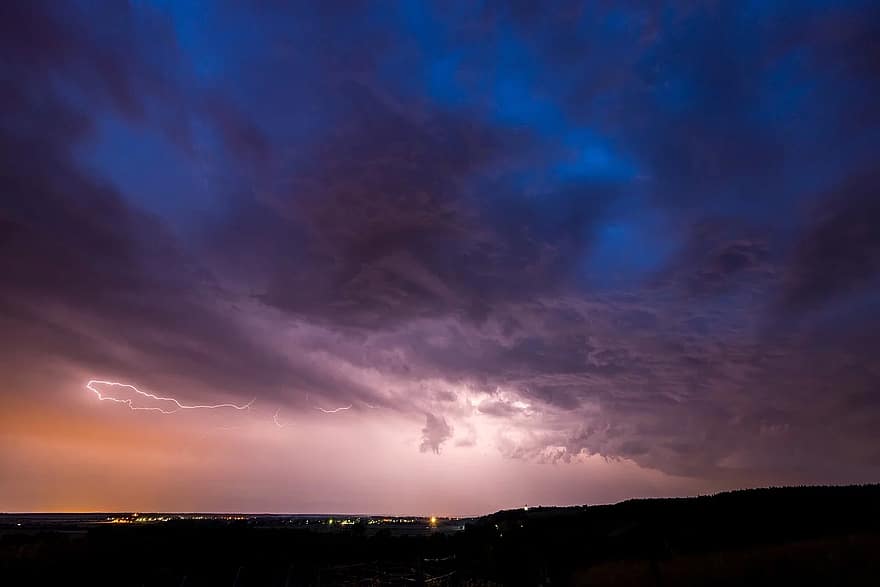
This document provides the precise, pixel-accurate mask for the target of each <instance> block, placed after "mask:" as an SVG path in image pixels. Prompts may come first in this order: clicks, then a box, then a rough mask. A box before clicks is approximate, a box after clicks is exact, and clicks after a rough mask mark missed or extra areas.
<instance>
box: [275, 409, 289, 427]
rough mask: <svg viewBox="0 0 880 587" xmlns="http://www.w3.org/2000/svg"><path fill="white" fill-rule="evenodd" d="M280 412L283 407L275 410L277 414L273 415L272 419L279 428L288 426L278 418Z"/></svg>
mask: <svg viewBox="0 0 880 587" xmlns="http://www.w3.org/2000/svg"><path fill="white" fill-rule="evenodd" d="M280 412H281V408H278V409H277V410H275V414H274V415H273V416H272V421H273V422H275V425H276V426H278V427H279V428H284V427H285V426H286V424H282V423H281V422H280V421H279V420H278V414H279V413H280Z"/></svg>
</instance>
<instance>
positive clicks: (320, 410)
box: [315, 404, 351, 414]
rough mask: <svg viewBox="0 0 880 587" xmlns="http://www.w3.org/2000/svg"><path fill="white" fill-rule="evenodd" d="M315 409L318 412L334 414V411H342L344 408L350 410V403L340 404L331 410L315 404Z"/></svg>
mask: <svg viewBox="0 0 880 587" xmlns="http://www.w3.org/2000/svg"><path fill="white" fill-rule="evenodd" d="M315 409H316V410H318V411H319V412H324V413H325V414H336V413H338V412H342V411H344V410H350V409H351V404H348V405H347V406H342V407H341V408H333V409H332V410H326V409H324V408H321V407H318V406H315Z"/></svg>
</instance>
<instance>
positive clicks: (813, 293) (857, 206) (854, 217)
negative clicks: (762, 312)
mask: <svg viewBox="0 0 880 587" xmlns="http://www.w3.org/2000/svg"><path fill="white" fill-rule="evenodd" d="M815 216H816V218H815V220H813V222H812V223H811V226H810V227H809V228H808V229H807V231H806V232H805V233H804V234H803V235H802V237H801V238H800V239H799V241H798V242H797V244H796V245H795V250H794V255H793V260H792V264H791V267H790V269H789V272H788V274H787V281H786V285H785V291H784V293H783V296H784V297H783V300H784V303H785V305H786V306H787V307H789V308H792V309H801V308H804V307H809V306H816V305H818V304H821V303H822V302H825V301H828V300H830V299H832V298H834V297H836V296H842V295H846V294H854V293H858V292H859V290H861V289H862V288H864V287H865V286H866V285H876V282H877V276H878V271H880V176H878V174H877V173H874V172H870V173H865V174H860V175H857V176H855V177H853V178H850V179H848V180H846V181H845V182H844V183H843V184H842V185H840V186H839V187H838V188H836V189H835V190H834V191H833V192H832V193H831V194H829V195H827V196H826V197H825V198H823V199H822V201H821V202H820V203H819V205H818V210H817V211H816V214H815Z"/></svg>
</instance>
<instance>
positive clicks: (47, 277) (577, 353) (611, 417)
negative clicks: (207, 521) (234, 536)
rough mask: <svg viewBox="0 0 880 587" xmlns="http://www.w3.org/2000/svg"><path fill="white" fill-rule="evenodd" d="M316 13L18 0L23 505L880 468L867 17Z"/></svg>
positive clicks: (130, 505) (12, 399)
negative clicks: (114, 383) (113, 383)
mask: <svg viewBox="0 0 880 587" xmlns="http://www.w3.org/2000/svg"><path fill="white" fill-rule="evenodd" d="M290 4H295V3H288V2H272V1H266V2H252V3H248V2H240V1H229V2H221V1H205V2H196V1H192V2H184V1H176V0H165V1H148V0H138V1H134V0H132V1H131V2H130V3H128V4H126V3H124V2H117V1H108V2H85V1H83V2H52V1H46V2H31V1H26V0H22V1H6V2H0V52H2V56H3V58H2V60H0V374H2V383H3V384H2V386H0V402H2V403H0V471H2V473H0V510H5V511H23V510H28V511H33V510H36V511H75V510H125V511H131V510H160V511H192V510H196V511H247V512H253V511H274V512H360V513H371V512H376V513H380V512H381V513H398V512H399V513H425V514H430V513H436V514H473V513H485V512H489V511H494V510H496V509H499V508H502V507H520V506H522V505H524V504H539V503H543V504H572V503H596V502H609V501H617V500H620V499H625V498H628V497H634V496H660V495H692V494H696V493H704V492H712V491H717V490H720V489H725V488H736V487H752V486H763V485H781V484H802V483H852V482H868V481H878V479H880V193H878V192H880V8H878V5H877V3H876V2H872V1H865V2H857V1H852V2H850V1H837V2H823V1H815V0H809V1H808V0H803V1H799V2H786V3H775V2H769V1H764V0H758V1H747V2H746V1H742V2H671V3H669V4H668V5H667V4H664V3H662V2H644V3H640V2H635V1H623V2H610V1H608V2H605V1H599V2H589V3H583V4H582V5H579V4H578V3H565V2H550V3H548V2H536V3H530V2H509V3H493V2H472V1H466V2H461V3H456V2H452V1H448V0H444V1H442V2H438V3H436V4H433V5H429V4H422V3H417V2H400V3H392V2H373V1H366V2H348V1H346V2H330V1H326V0H325V1H321V2H311V1H309V2H302V3H299V4H301V5H300V6H295V7H291V6H289V5H290ZM91 380H99V381H104V382H116V383H121V384H126V385H133V386H135V387H133V388H132V387H125V386H123V385H110V384H108V383H90V381H91ZM138 391H140V392H142V393H138ZM146 393H149V394H152V395H153V396H154V397H150V396H148V395H144V394H146ZM101 398H103V401H102V399H101ZM161 398H169V399H161ZM113 400H116V401H113ZM249 402H252V403H249Z"/></svg>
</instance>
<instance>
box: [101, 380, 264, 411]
mask: <svg viewBox="0 0 880 587" xmlns="http://www.w3.org/2000/svg"><path fill="white" fill-rule="evenodd" d="M96 385H102V386H108V387H122V388H125V389H130V390H131V391H133V392H134V393H136V394H138V395H141V396H143V397H146V398H149V399H152V400H156V401H161V402H171V403H172V404H174V406H175V407H174V408H172V409H164V408H160V407H144V406H135V405H134V403H133V402H132V400H131V399H124V398H118V397H113V396H111V395H106V394H103V393H101V391H100V390H98V389H96V388H95V386H96ZM86 389H88V390H89V391H91V392H92V393H94V394H95V395H96V396H97V397H98V399H99V400H101V401H111V402H115V403H118V404H125V405H127V406H128V407H129V409H131V410H147V411H152V412H160V413H162V414H173V413H175V412H179V411H180V410H217V409H222V408H231V409H234V410H247V409H248V408H250V407H251V405H252V404H253V403H254V400H256V398H254V399H252V400H251V401H249V402H248V403H246V404H241V405H238V404H214V405H195V406H190V405H186V404H182V403H180V402H179V401H178V400H177V399H175V398H173V397H161V396H158V395H154V394H152V393H149V392H146V391H141V390H140V389H138V388H137V387H135V386H134V385H130V384H128V383H120V382H118V381H101V380H99V379H92V380H91V381H89V382H88V383H86Z"/></svg>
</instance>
